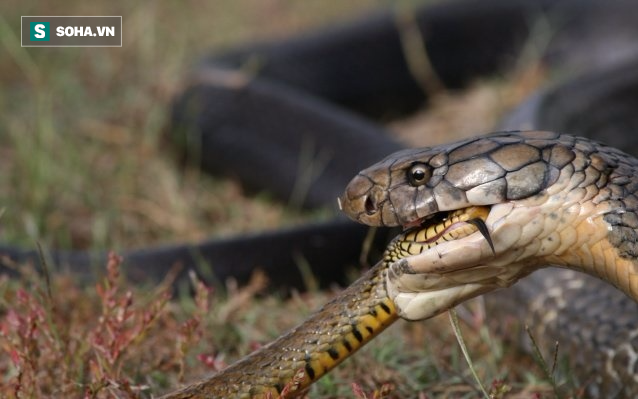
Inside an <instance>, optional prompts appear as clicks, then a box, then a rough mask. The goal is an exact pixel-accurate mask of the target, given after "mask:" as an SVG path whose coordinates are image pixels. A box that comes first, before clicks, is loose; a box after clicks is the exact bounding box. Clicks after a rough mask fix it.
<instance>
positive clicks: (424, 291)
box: [166, 131, 638, 398]
mask: <svg viewBox="0 0 638 399" xmlns="http://www.w3.org/2000/svg"><path fill="white" fill-rule="evenodd" d="M637 166H638V160H636V159H634V158H632V157H631V156H629V155H627V154H625V153H623V152H621V151H619V150H617V149H615V148H612V147H607V146H604V145H602V144H599V143H596V142H593V141H590V140H588V139H584V138H578V137H572V136H567V135H561V134H557V133H551V132H539V131H534V132H505V133H496V134H493V135H489V136H483V137H479V138H475V139H470V140H465V141H461V142H458V143H454V144H449V145H444V146H439V147H433V148H422V149H413V150H404V151H400V152H398V153H395V154H393V155H390V156H389V157H387V158H385V159H384V160H383V161H381V162H379V163H378V164H376V165H374V166H372V167H370V168H368V169H365V170H364V171H362V172H361V173H359V174H358V175H357V176H356V177H355V178H354V179H353V180H352V181H351V183H350V184H349V185H348V187H347V189H346V192H345V194H344V195H343V197H342V198H341V200H340V203H341V206H342V208H343V210H344V212H345V213H346V214H347V215H348V216H350V217H351V218H353V219H355V220H357V221H359V222H362V223H365V224H369V225H377V226H379V225H385V226H396V225H402V226H404V227H406V231H405V232H404V233H403V234H401V235H400V236H399V237H397V238H396V239H395V240H393V241H392V242H391V243H390V244H389V246H388V248H387V250H386V253H385V256H384V259H383V260H382V261H381V262H379V264H377V265H376V266H375V267H374V268H372V269H371V270H370V271H369V272H368V273H367V274H366V275H364V276H363V277H362V278H360V279H359V280H358V281H357V282H355V283H354V284H353V285H351V286H350V287H349V288H348V289H346V290H345V291H344V292H343V293H342V294H341V295H339V296H338V297H337V298H335V299H334V300H332V301H331V302H330V303H328V304H327V305H325V306H324V307H323V308H321V309H320V310H319V311H318V312H317V313H315V314H314V315H313V316H311V318H310V319H309V320H307V321H306V322H305V323H303V324H301V325H300V326H298V327H296V328H294V329H292V330H291V331H289V332H288V333H286V334H285V335H283V336H282V337H280V338H279V339H277V340H276V341H274V342H273V343H271V344H269V345H267V346H265V347H264V348H262V349H260V350H259V351H257V352H255V353H253V354H251V355H249V356H247V357H246V358H244V359H242V360H240V361H239V362H237V363H236V364H234V365H231V366H230V367H229V368H228V369H226V370H223V371H221V372H220V373H218V374H216V375H215V376H213V377H212V378H209V379H206V380H203V381H201V382H199V383H196V384H193V385H191V386H189V387H186V388H184V389H183V390H181V391H178V392H176V393H173V394H169V395H167V396H166V397H167V398H210V397H215V398H217V397H218V398H228V397H237V398H248V397H263V398H265V397H278V396H279V395H280V394H281V392H282V391H283V390H284V389H285V390H286V391H287V392H288V393H290V394H293V393H295V392H302V391H303V390H304V389H305V388H306V387H307V386H308V385H310V384H311V383H312V382H314V381H315V380H316V379H318V378H319V377H321V376H322V375H323V374H325V373H326V372H328V371H329V370H330V369H331V368H332V367H334V366H336V365H337V364H338V363H340V362H341V361H342V360H343V359H344V358H346V357H347V356H349V355H350V354H351V353H353V352H354V351H356V350H357V349H358V348H359V347H360V346H362V345H363V344H365V343H366V342H368V341H369V340H370V339H372V338H373V337H374V336H375V335H376V334H378V333H379V332H380V331H382V330H383V329H384V328H385V327H387V326H388V325H389V324H391V323H392V322H393V321H395V320H396V319H397V318H398V317H403V318H406V319H410V320H421V319H426V318H429V317H432V316H434V315H436V314H439V313H441V312H443V311H445V310H447V309H450V308H451V307H453V306H455V305H457V304H458V303H460V302H463V301H465V300H467V299H469V298H472V297H475V296H477V295H480V294H483V293H486V292H489V291H492V290H495V289H497V288H500V287H507V286H509V285H511V284H514V283H515V282H516V281H517V280H518V279H520V278H523V277H525V276H526V275H528V274H530V273H532V272H533V271H535V270H536V269H538V268H541V267H544V266H549V265H554V266H560V267H566V268H572V269H576V270H579V271H583V272H586V273H589V274H592V275H595V276H597V277H600V278H601V279H604V280H606V281H608V282H609V283H611V284H613V285H614V286H616V287H617V288H619V289H620V290H622V291H623V292H625V293H626V294H627V295H629V296H630V297H632V298H633V299H636V300H638V265H637V261H636V256H638V217H637V215H636V213H635V212H636V209H637V208H638V201H637V200H636V197H635V193H636V192H637V191H638V182H636V181H635V180H636V179H634V178H633V174H634V173H635V171H636V170H638V168H637ZM618 367H619V368H622V367H626V365H622V364H621V365H618ZM634 378H635V377H633V376H629V379H628V380H625V381H623V383H624V384H626V385H628V386H632V385H634V384H636V381H635V380H634Z"/></svg>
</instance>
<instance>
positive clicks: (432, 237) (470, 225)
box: [385, 206, 495, 262]
mask: <svg viewBox="0 0 638 399" xmlns="http://www.w3.org/2000/svg"><path fill="white" fill-rule="evenodd" d="M489 212H490V207H488V206H471V207H468V208H463V209H457V210H454V211H449V212H438V213H436V214H434V215H432V216H429V217H427V218H423V219H419V220H416V221H414V222H410V223H409V224H407V225H405V226H403V227H404V233H403V234H402V235H400V236H399V237H398V238H397V239H396V240H395V241H394V242H393V243H392V244H391V245H390V246H389V247H388V250H387V251H386V256H385V260H386V261H390V262H395V261H397V260H399V259H403V258H406V257H408V256H413V255H418V254H420V253H422V252H423V251H425V250H427V249H430V248H432V247H434V246H436V245H438V244H440V243H442V242H446V241H454V240H458V239H460V238H463V237H467V236H469V235H470V234H473V233H475V232H477V231H478V232H479V233H481V235H482V236H483V237H484V238H485V240H486V241H487V242H488V244H489V245H490V248H491V249H492V252H494V253H495V251H494V244H493V243H492V238H491V237H490V233H489V230H488V229H487V225H486V224H485V220H486V219H487V216H488V215H489Z"/></svg>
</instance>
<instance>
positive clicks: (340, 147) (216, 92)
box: [0, 0, 638, 398]
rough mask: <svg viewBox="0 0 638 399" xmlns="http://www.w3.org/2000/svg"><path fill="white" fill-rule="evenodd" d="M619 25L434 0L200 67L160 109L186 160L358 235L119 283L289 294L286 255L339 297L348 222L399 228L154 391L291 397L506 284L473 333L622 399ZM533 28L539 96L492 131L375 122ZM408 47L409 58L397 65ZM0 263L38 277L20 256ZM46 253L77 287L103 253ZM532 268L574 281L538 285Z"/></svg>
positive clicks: (588, 16) (495, 4)
mask: <svg viewBox="0 0 638 399" xmlns="http://www.w3.org/2000/svg"><path fill="white" fill-rule="evenodd" d="M637 18H638V4H637V3H635V2H633V1H620V0H617V1H602V0H601V1H597V0H540V1H532V0H529V1H525V0H493V1H478V0H464V1H448V2H442V3H441V4H437V5H433V6H429V7H422V8H419V9H416V10H411V11H410V12H391V11H384V12H379V13H377V14H374V15H369V16H367V17H365V18H362V19H361V20H359V21H352V22H349V23H346V24H343V25H337V26H334V27H330V28H325V29H322V30H320V31H317V32H312V33H308V34H304V35H300V36H298V37H294V38H291V39H287V40H283V41H279V42H273V43H262V44H255V45H248V46H245V47H241V48H237V49H231V50H229V51H226V52H223V53H220V54H215V55H213V56H211V57H208V58H205V59H203V60H202V61H201V62H200V63H199V64H197V65H196V66H195V67H194V68H193V70H192V71H191V73H190V75H189V78H188V80H187V81H186V84H185V88H184V91H183V92H182V93H181V94H180V95H179V96H178V98H177V99H176V101H175V105H174V108H173V122H172V126H171V129H169V130H170V132H169V134H170V139H171V140H172V141H173V142H174V143H175V145H176V148H179V149H180V151H181V155H182V156H183V158H184V159H185V160H187V161H189V162H197V163H198V164H199V165H200V166H201V167H202V169H204V170H206V171H209V172H211V173H216V174H225V175H228V176H231V177H234V178H237V179H238V180H240V181H241V182H242V184H244V186H245V187H246V188H247V189H249V190H254V191H268V192H270V193H272V194H273V195H274V196H276V197H278V198H281V199H283V200H288V201H289V202H290V203H292V204H293V205H295V206H302V207H306V208H315V207H325V206H334V202H335V198H337V197H338V196H340V198H341V207H342V208H343V210H344V212H345V213H346V214H347V215H348V216H350V217H351V218H353V219H355V220H356V221H358V222H361V224H357V223H352V222H351V221H346V220H344V219H340V218H337V219H335V220H334V221H329V222H325V223H317V224H311V225H306V226H301V227H297V228H289V229H287V230H282V231H273V232H268V233H262V234H255V235H252V236H247V237H235V238H229V239H225V240H215V241H209V242H203V243H198V244H191V245H188V244H184V245H175V246H165V247H156V248H143V249H137V250H131V251H128V252H126V253H124V257H125V268H126V269H125V272H126V273H127V275H128V277H129V278H130V279H132V280H133V281H148V280H153V279H154V280H159V279H161V277H162V276H163V275H164V274H165V273H166V272H167V271H168V270H169V269H170V268H171V267H172V266H173V265H174V264H175V263H181V264H183V265H185V266H186V267H185V268H184V269H185V270H184V273H182V277H183V276H184V275H185V273H186V269H189V268H194V269H197V267H198V260H199V259H204V260H207V261H208V262H209V263H210V264H211V265H212V266H211V267H212V272H213V273H214V275H215V276H216V277H217V278H218V279H219V280H221V281H224V280H225V279H227V278H229V277H233V278H236V279H237V280H238V281H239V282H240V283H241V282H246V281H247V280H248V278H249V277H250V275H251V273H252V271H253V270H255V268H256V267H257V266H259V268H261V269H263V270H264V271H265V272H266V273H267V274H268V275H269V279H270V281H271V284H272V288H273V289H282V288H283V289H290V288H292V287H297V288H300V287H301V288H303V279H302V276H301V274H300V272H299V270H298V267H297V264H296V261H295V260H296V259H298V256H299V255H301V256H303V258H304V259H306V260H307V261H308V263H309V265H310V266H311V269H312V272H313V273H314V275H315V276H316V277H317V279H318V281H319V282H320V283H321V284H322V285H327V284H329V283H331V282H339V283H345V282H346V281H347V279H346V277H345V272H344V271H345V270H346V268H347V266H352V265H357V264H358V263H359V255H360V252H361V248H362V242H363V239H364V237H365V235H366V234H367V228H366V227H365V226H363V225H362V224H366V225H374V226H385V227H392V226H401V227H403V228H404V230H403V231H402V232H399V233H398V235H397V236H396V238H394V239H393V240H392V241H391V242H390V243H389V244H388V243H387V237H389V236H392V235H396V234H397V233H396V232H394V233H393V232H391V231H390V230H384V229H381V230H380V233H379V234H377V235H376V238H375V243H374V246H375V247H376V248H378V249H380V251H383V254H382V255H380V257H381V261H380V262H379V263H378V264H377V265H376V266H374V267H372V268H371V269H370V270H369V271H368V272H367V273H366V274H364V275H363V276H362V277H361V278H360V279H359V280H357V281H356V282H355V283H353V284H352V285H351V286H350V287H348V288H346V289H345V290H344V291H343V293H342V294H340V295H339V296H338V297H336V298H335V299H334V300H332V301H331V302H329V303H328V304H326V305H325V306H324V307H323V308H322V309H320V310H319V311H318V312H317V313H315V314H314V316H311V318H310V319H309V320H308V321H307V322H306V323H304V324H302V325H301V326H299V327H297V328H294V329H292V330H290V331H289V332H287V333H286V334H284V335H282V336H281V337H280V338H279V339H277V340H276V341H274V342H273V343H271V344H269V345H267V346H265V347H263V348H262V349H260V350H259V351H257V352H255V353H253V354H251V355H249V356H247V357H246V358H244V359H241V360H240V361H239V362H237V363H235V364H234V365H231V366H229V367H228V368H227V369H225V370H223V371H221V372H220V373H219V374H217V375H215V376H212V377H210V378H208V379H205V380H202V381H200V382H197V383H194V384H192V385H190V386H187V387H185V388H183V389H181V390H178V391H176V392H174V393H171V394H168V395H167V396H166V397H169V398H180V397H183V398H185V397H191V398H204V397H220V398H227V397H241V398H243V397H264V398H266V397H278V396H279V395H280V393H281V391H282V390H283V389H284V387H286V389H288V390H292V391H293V392H302V391H303V390H304V389H305V388H306V387H307V386H308V385H309V384H311V383H312V382H314V381H316V380H317V379H318V378H320V377H321V376H322V375H324V374H325V373H326V372H327V371H329V370H330V369H331V368H332V367H334V366H336V365H337V364H338V363H340V362H341V361H342V360H343V359H345V358H346V357H347V356H349V355H350V354H351V353H353V352H354V351H356V350H357V349H358V348H359V347H361V346H362V345H363V344H365V343H366V342H368V341H369V340H370V339H372V338H373V337H374V336H376V334H378V333H379V332H381V331H382V330H383V329H384V328H385V327H387V326H388V325H389V324H391V323H392V322H393V321H395V320H397V319H398V318H399V317H403V318H406V319H410V320H420V319H425V318H428V317H431V316H433V315H434V314H437V313H440V312H442V311H444V310H447V309H449V308H451V307H453V306H455V305H456V304H458V303H461V302H463V301H464V300H466V299H468V298H471V297H474V296H477V295H480V294H483V293H487V292H489V291H493V290H495V289H496V288H501V287H509V286H510V285H512V284H514V283H515V282H517V281H518V280H519V279H520V281H518V283H516V284H514V285H513V286H512V287H510V288H508V289H506V290H498V291H497V292H494V293H493V294H490V295H487V296H486V301H487V304H488V306H489V308H490V312H491V313H490V314H491V315H492V317H496V315H499V314H503V313H504V312H506V311H510V312H512V311H515V312H516V314H517V315H521V317H523V318H525V320H526V322H527V323H528V324H530V325H531V326H533V327H534V328H538V329H539V330H541V331H542V335H543V336H547V337H550V338H552V339H557V340H558V341H559V342H560V344H561V347H562V348H565V347H567V348H568V349H567V351H566V352H567V353H570V354H573V358H572V359H570V360H571V361H572V365H573V366H574V372H575V373H576V374H577V375H578V377H579V378H581V380H582V381H583V383H584V386H585V388H586V390H587V395H589V396H591V397H614V396H615V397H632V396H635V395H637V394H638V381H637V367H638V364H637V361H638V342H637V340H636V337H637V336H638V305H637V304H636V302H635V300H636V299H638V276H636V267H637V266H636V263H635V262H636V256H638V230H636V229H637V228H638V217H637V215H636V209H637V205H638V200H637V199H636V191H637V190H638V178H637V177H636V176H635V174H636V165H637V163H638V161H636V159H635V158H633V157H632V156H631V155H627V154H638V135H637V134H635V132H638V118H637V115H636V110H638V45H637V44H636V40H635V38H636V37H638V23H636V22H637V21H636V19H637ZM539 25H542V26H544V27H545V28H544V29H543V32H542V33H543V34H545V35H546V36H544V37H545V39H546V40H544V43H545V44H544V46H543V47H542V48H541V49H539V51H538V62H540V63H541V65H543V67H545V68H547V70H549V71H551V72H552V76H553V77H554V83H553V84H552V85H551V86H549V87H547V88H545V89H542V90H541V91H539V92H538V93H536V94H534V95H532V96H531V97H530V98H528V99H527V100H526V101H524V102H523V103H522V104H521V105H520V106H519V107H518V108H517V109H515V110H514V111H512V112H511V113H510V114H509V115H507V116H506V117H505V118H504V119H503V120H502V121H501V123H500V124H499V126H496V127H495V128H496V129H498V130H502V131H503V132H502V133H496V134H493V135H488V136H478V137H474V138H469V139H465V140H461V141H456V142H455V143H454V144H446V145H442V146H434V147H428V148H421V149H405V145H403V144H401V143H399V142H397V141H396V140H395V139H394V138H392V135H390V134H389V133H387V131H386V129H385V128H383V127H382V126H381V125H380V124H379V123H378V122H383V121H387V120H391V119H395V118H397V117H400V116H402V115H406V114H408V113H410V112H412V111H414V110H416V109H418V108H419V107H422V106H423V105H424V104H427V101H428V100H429V99H430V96H431V93H430V92H428V90H427V89H426V90H424V82H425V81H430V82H431V81H432V79H435V80H436V81H437V82H438V83H437V85H438V86H439V88H443V89H445V90H453V89H461V88H464V87H466V86H467V85H468V84H469V83H471V82H472V80H475V79H477V78H481V77H486V76H499V75H501V74H504V73H506V72H507V71H508V70H511V69H512V67H513V66H514V65H515V64H516V62H517V60H519V59H520V56H521V53H522V52H523V51H524V50H525V49H526V48H528V45H529V43H530V41H531V39H530V38H533V37H534V36H535V35H537V34H538V31H537V27H538V26H539ZM415 33H416V36H418V38H419V40H418V41H419V42H420V43H421V44H422V47H423V49H424V50H425V53H426V54H427V57H426V60H427V62H426V63H425V64H424V63H423V62H421V63H419V62H416V63H415V62H414V60H410V56H409V55H408V54H407V51H406V40H405V39H406V37H413V35H414V34H415ZM541 36H543V35H541ZM421 61H422V60H421ZM419 72H423V73H424V74H425V79H424V78H423V75H420V74H419ZM428 79H429V80H428ZM425 86H427V84H426V85H425ZM520 129H523V130H532V129H534V130H541V131H526V132H519V130H520ZM550 131H553V132H559V133H552V132H550ZM477 133H480V132H477ZM426 134H427V132H424V135H426ZM592 139H593V140H592ZM450 141H453V140H452V139H450ZM600 142H604V143H606V144H601V143H600ZM621 150H622V151H621ZM388 154H392V155H388ZM380 160H381V161H380ZM370 165H373V166H370ZM359 171H361V172H359ZM353 176H355V177H354V179H352V177H353ZM350 179H352V181H351V182H350V183H349V184H348V181H349V180H350ZM346 186H347V188H346V190H345V193H344V192H343V190H344V187H346ZM384 249H385V250H384ZM0 253H2V254H3V255H7V256H9V257H11V258H12V259H14V260H16V261H33V262H35V263H37V261H38V256H37V253H36V252H35V251H32V250H26V249H20V248H15V247H12V246H8V245H1V246H0ZM50 256H51V259H52V261H53V263H54V264H57V265H60V267H64V268H66V269H70V270H72V271H73V272H74V273H77V274H78V275H79V276H84V277H86V278H87V279H89V278H91V273H90V268H87V265H88V264H90V263H91V260H92V259H99V257H100V256H99V254H98V255H95V254H88V253H85V252H79V251H78V252H75V251H66V252H64V251H53V252H51V253H50ZM92 257H93V258H92ZM0 265H1V264H0ZM550 265H554V266H560V267H564V268H569V269H571V270H555V269H543V270H540V271H536V270H537V269H541V268H544V267H545V266H550ZM574 270H576V271H581V272H585V273H576V272H574ZM532 272H533V273H532ZM586 274H590V275H593V276H596V277H598V279H596V278H592V277H588V276H587V275H586ZM600 279H602V280H605V281H606V282H607V283H605V282H603V281H601V280H600ZM608 283H611V284H608ZM504 298H506V300H503V299H504ZM632 298H633V299H632ZM571 349H574V350H571Z"/></svg>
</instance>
